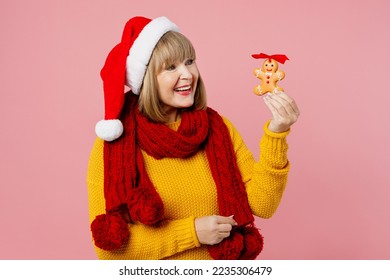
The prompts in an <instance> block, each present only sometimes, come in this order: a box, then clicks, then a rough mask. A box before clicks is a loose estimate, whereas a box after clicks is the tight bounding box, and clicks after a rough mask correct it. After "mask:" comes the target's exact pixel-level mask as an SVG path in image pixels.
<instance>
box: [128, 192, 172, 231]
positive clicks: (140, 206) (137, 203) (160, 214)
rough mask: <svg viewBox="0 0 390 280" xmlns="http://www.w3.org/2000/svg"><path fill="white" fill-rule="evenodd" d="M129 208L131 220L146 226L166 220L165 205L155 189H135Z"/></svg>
mask: <svg viewBox="0 0 390 280" xmlns="http://www.w3.org/2000/svg"><path fill="white" fill-rule="evenodd" d="M127 207H128V208H129V212H130V218H131V220H132V221H139V222H141V223H143V224H145V225H155V224H157V223H158V222H160V221H162V220H163V218H164V204H163V202H162V200H161V198H160V196H159V195H158V194H157V192H156V190H155V189H151V188H137V189H133V193H132V198H131V201H129V202H128V204H127Z"/></svg>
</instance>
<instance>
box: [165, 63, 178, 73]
mask: <svg viewBox="0 0 390 280" xmlns="http://www.w3.org/2000/svg"><path fill="white" fill-rule="evenodd" d="M165 69H166V70H168V71H173V70H175V69H176V65H175V64H171V65H168V66H167V67H166V68H165Z"/></svg>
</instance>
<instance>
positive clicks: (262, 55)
mask: <svg viewBox="0 0 390 280" xmlns="http://www.w3.org/2000/svg"><path fill="white" fill-rule="evenodd" d="M252 57H253V58H256V59H259V58H268V59H274V60H276V61H277V62H279V63H282V64H284V63H285V62H286V60H288V57H287V56H286V55H284V54H273V55H268V54H265V53H259V54H252Z"/></svg>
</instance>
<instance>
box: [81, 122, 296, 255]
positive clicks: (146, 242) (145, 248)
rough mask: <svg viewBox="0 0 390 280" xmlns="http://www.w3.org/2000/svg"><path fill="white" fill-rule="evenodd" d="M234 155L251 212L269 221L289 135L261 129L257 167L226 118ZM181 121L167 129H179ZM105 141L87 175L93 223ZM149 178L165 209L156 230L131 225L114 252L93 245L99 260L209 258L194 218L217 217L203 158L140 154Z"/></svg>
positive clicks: (281, 183) (99, 205)
mask: <svg viewBox="0 0 390 280" xmlns="http://www.w3.org/2000/svg"><path fill="white" fill-rule="evenodd" d="M224 122H225V123H226V125H227V127H228V129H229V132H230V135H231V138H232V142H233V145H234V150H235V153H236V156H237V164H238V168H239V170H240V172H241V175H242V179H243V181H244V183H245V186H246V190H247V194H248V199H249V205H250V207H251V209H252V213H253V214H254V215H256V216H258V217H261V218H270V217H271V216H272V215H273V214H274V212H275V211H276V209H277V207H278V205H279V203H280V200H281V198H282V195H283V192H284V189H285V186H286V183H287V174H288V171H289V162H288V159H287V148H288V145H287V142H286V136H287V134H288V132H284V133H273V132H271V131H269V130H268V128H267V127H268V122H267V123H266V124H265V126H264V135H263V137H262V138H261V141H260V157H259V161H258V162H256V161H255V160H254V158H253V155H252V153H251V152H250V151H249V150H248V148H247V147H246V145H245V143H244V142H243V140H242V138H241V135H240V134H239V133H238V131H237V130H236V129H235V128H234V127H233V125H232V124H231V122H230V121H228V120H227V119H226V118H224ZM179 124H180V121H178V122H175V123H172V124H169V127H170V128H171V129H174V130H177V129H178V127H179ZM103 146H104V141H103V140H101V139H99V138H98V139H96V141H95V144H94V146H93V149H92V153H91V156H90V161H89V165H88V174H87V186H88V201H89V218H90V222H92V221H93V220H94V219H95V217H96V216H97V215H99V214H103V213H105V200H104V166H103V165H104V161H103ZM142 154H143V157H144V162H145V167H146V170H147V172H148V175H149V177H150V179H151V181H152V182H153V184H154V186H155V188H156V190H157V192H158V193H159V195H160V197H161V199H162V201H163V203H164V208H165V217H166V220H165V221H164V222H162V223H161V224H159V225H158V226H146V225H143V224H141V223H135V224H129V230H130V238H129V242H128V244H126V245H125V246H124V247H123V248H121V249H120V250H117V251H105V250H102V249H100V248H98V247H96V246H95V250H96V253H97V256H98V258H99V259H143V260H146V259H182V260H185V259H202V260H207V259H211V257H210V255H209V253H208V250H207V246H206V245H201V244H200V243H199V241H198V239H197V235H196V231H195V225H194V219H195V218H197V217H201V216H208V215H217V214H218V205H217V193H216V186H215V183H214V180H213V177H212V174H211V171H210V168H209V166H208V163H207V157H206V153H205V152H204V151H203V150H201V151H199V152H198V153H197V154H196V155H194V156H192V157H190V158H186V159H182V158H163V159H160V160H157V159H155V158H153V157H151V156H149V155H148V154H146V153H145V152H142Z"/></svg>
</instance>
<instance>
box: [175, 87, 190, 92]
mask: <svg viewBox="0 0 390 280" xmlns="http://www.w3.org/2000/svg"><path fill="white" fill-rule="evenodd" d="M189 90H191V86H183V87H178V88H175V91H178V92H185V91H189Z"/></svg>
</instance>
